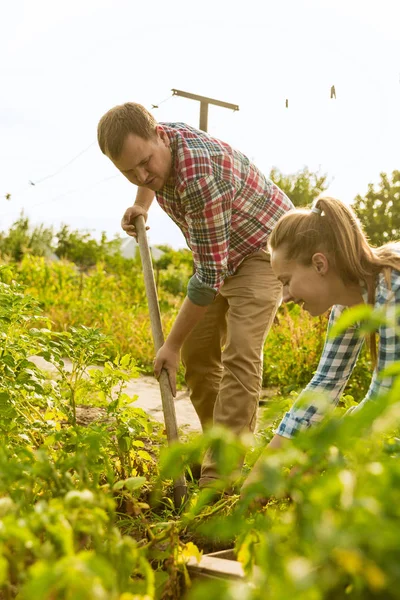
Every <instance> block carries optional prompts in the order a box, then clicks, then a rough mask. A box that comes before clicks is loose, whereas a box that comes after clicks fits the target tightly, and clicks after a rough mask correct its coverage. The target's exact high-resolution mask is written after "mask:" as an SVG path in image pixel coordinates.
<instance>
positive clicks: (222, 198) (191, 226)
mask: <svg viewBox="0 0 400 600" xmlns="http://www.w3.org/2000/svg"><path fill="white" fill-rule="evenodd" d="M234 195H235V188H234V187H233V185H232V184H231V183H230V182H227V181H224V180H219V179H217V178H215V177H214V176H213V175H209V176H206V177H201V178H198V179H196V180H195V181H193V182H191V183H190V184H189V185H188V186H187V188H186V190H185V193H184V195H183V196H182V198H181V201H182V206H183V208H184V210H185V219H186V223H187V227H188V238H189V239H188V241H189V245H190V248H191V250H192V252H193V260H194V264H195V269H196V272H195V275H194V276H193V277H192V279H191V280H190V281H189V286H188V297H189V298H190V299H191V300H192V301H193V302H194V303H195V304H200V305H207V304H210V303H211V302H212V301H213V299H214V296H215V294H216V293H217V292H218V290H219V288H220V287H221V285H222V283H223V281H224V279H225V277H226V275H227V271H228V257H229V238H230V229H231V215H232V201H233V198H234Z"/></svg>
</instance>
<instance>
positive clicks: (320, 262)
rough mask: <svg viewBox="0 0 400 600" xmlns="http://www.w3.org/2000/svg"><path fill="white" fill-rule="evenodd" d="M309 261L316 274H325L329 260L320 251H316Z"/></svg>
mask: <svg viewBox="0 0 400 600" xmlns="http://www.w3.org/2000/svg"><path fill="white" fill-rule="evenodd" d="M311 263H312V266H313V267H314V269H315V270H316V271H317V273H318V275H326V274H327V273H328V271H329V261H328V259H327V258H326V256H325V254H322V252H316V253H315V254H314V255H313V257H312V259H311Z"/></svg>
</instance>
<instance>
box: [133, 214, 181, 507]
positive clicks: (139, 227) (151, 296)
mask: <svg viewBox="0 0 400 600" xmlns="http://www.w3.org/2000/svg"><path fill="white" fill-rule="evenodd" d="M135 227H136V231H137V240H138V244H139V251H140V258H141V260H142V268H143V275H144V284H145V288H146V295H147V303H148V305H149V313H150V322H151V330H152V333H153V342H154V347H155V350H156V352H157V351H158V350H159V349H160V348H161V346H162V345H163V344H164V334H163V331H162V325H161V315H160V307H159V304H158V298H157V289H156V284H155V281H154V272H153V265H152V262H151V255H150V249H149V245H148V243H147V235H146V226H145V221H144V218H143V217H142V216H141V215H140V216H138V217H136V219H135ZM158 383H159V384H160V391H161V398H162V407H163V413H164V422H165V430H166V433H167V439H168V443H169V444H171V443H172V442H174V441H179V435H178V425H177V422H176V413H175V405H174V398H173V395H172V391H171V386H170V383H169V379H168V373H167V371H166V370H165V369H163V370H162V371H161V375H160V378H159V380H158ZM186 493H187V488H186V480H185V476H184V475H183V474H182V475H181V476H180V477H178V478H177V479H175V481H174V504H175V508H181V506H182V504H183V502H184V501H185V499H186Z"/></svg>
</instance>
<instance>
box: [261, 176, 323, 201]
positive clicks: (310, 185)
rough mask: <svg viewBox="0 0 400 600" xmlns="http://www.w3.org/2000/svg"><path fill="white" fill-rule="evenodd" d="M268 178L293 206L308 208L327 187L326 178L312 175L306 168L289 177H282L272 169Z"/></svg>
mask: <svg viewBox="0 0 400 600" xmlns="http://www.w3.org/2000/svg"><path fill="white" fill-rule="evenodd" d="M269 178H270V179H271V180H272V181H273V182H274V183H276V185H277V186H278V187H279V188H280V189H281V190H282V191H283V192H285V194H286V195H287V196H288V197H289V198H290V200H291V201H292V202H293V204H294V205H295V206H309V205H310V204H312V203H313V201H314V200H315V199H316V198H317V197H318V196H319V195H320V194H321V193H322V192H324V191H325V190H326V189H327V187H328V186H327V182H326V180H327V178H328V176H327V175H321V174H320V173H318V172H317V173H312V172H311V171H309V169H308V167H304V168H303V169H302V170H301V171H298V172H297V173H293V174H291V175H284V174H283V173H281V172H280V171H279V169H277V168H276V167H273V168H272V169H271V173H270V175H269Z"/></svg>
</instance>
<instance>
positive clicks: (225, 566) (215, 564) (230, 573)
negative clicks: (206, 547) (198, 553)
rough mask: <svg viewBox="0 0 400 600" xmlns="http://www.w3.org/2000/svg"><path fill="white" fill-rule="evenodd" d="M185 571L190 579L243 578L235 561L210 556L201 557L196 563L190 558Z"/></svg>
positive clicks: (242, 572)
mask: <svg viewBox="0 0 400 600" xmlns="http://www.w3.org/2000/svg"><path fill="white" fill-rule="evenodd" d="M224 552H226V551H224ZM216 554H219V553H216ZM187 569H188V572H189V575H190V576H191V577H212V578H217V579H243V578H244V576H245V575H244V571H243V567H242V565H241V563H240V562H238V561H237V560H229V559H228V558H218V557H217V556H212V555H210V554H205V555H204V556H202V558H201V560H200V562H197V560H196V558H195V557H194V556H191V557H190V559H189V561H188V563H187Z"/></svg>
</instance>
